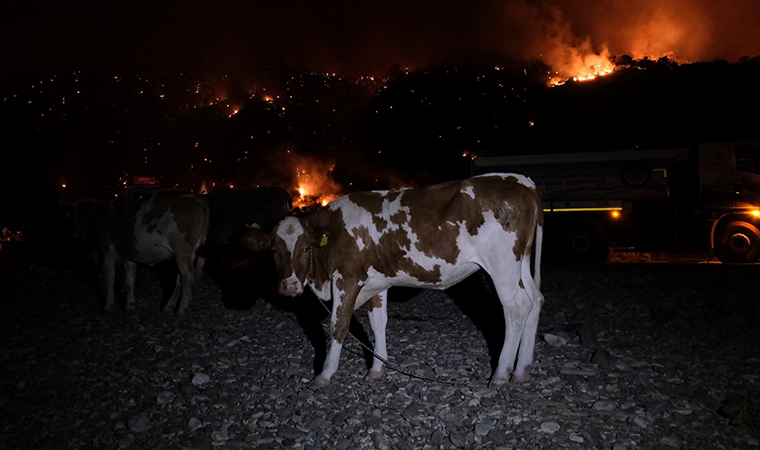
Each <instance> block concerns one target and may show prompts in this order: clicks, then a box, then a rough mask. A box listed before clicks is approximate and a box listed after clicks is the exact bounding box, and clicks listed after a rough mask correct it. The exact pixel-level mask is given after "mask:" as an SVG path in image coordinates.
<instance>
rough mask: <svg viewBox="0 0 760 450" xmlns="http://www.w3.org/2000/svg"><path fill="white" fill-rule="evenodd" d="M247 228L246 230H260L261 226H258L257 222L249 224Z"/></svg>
mask: <svg viewBox="0 0 760 450" xmlns="http://www.w3.org/2000/svg"><path fill="white" fill-rule="evenodd" d="M245 226H246V228H250V229H252V230H260V229H261V225H259V224H257V223H256V222H253V223H247V224H245Z"/></svg>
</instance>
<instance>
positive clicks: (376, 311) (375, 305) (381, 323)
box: [364, 291, 388, 379]
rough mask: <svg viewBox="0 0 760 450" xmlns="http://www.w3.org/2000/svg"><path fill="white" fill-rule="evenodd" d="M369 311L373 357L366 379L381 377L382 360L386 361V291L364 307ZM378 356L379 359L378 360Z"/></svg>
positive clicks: (370, 300)
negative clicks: (372, 337)
mask: <svg viewBox="0 0 760 450" xmlns="http://www.w3.org/2000/svg"><path fill="white" fill-rule="evenodd" d="M364 307H365V308H367V310H368V311H369V314H368V315H369V324H370V326H371V327H372V332H373V333H374V334H375V357H374V359H373V360H372V368H371V369H370V370H369V373H368V374H367V377H369V378H374V379H377V378H380V377H382V376H383V359H385V360H387V359H388V349H387V348H386V345H385V326H386V324H387V323H388V291H383V292H381V293H379V294H377V295H375V296H374V297H372V298H371V299H369V301H368V302H367V303H365V305H364ZM378 356H379V357H380V358H382V359H380V358H378Z"/></svg>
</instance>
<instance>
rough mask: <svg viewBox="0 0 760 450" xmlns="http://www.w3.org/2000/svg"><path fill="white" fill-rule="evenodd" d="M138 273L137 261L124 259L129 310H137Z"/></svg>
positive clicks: (125, 286) (125, 287)
mask: <svg viewBox="0 0 760 450" xmlns="http://www.w3.org/2000/svg"><path fill="white" fill-rule="evenodd" d="M136 273H137V263H136V262H132V261H124V290H125V291H126V294H127V303H126V306H125V308H126V309H127V311H134V310H135V276H136Z"/></svg>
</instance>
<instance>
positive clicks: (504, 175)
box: [472, 173, 536, 198]
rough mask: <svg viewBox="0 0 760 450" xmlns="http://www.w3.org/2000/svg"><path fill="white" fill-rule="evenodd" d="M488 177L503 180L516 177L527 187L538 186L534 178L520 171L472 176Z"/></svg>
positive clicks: (533, 187)
mask: <svg viewBox="0 0 760 450" xmlns="http://www.w3.org/2000/svg"><path fill="white" fill-rule="evenodd" d="M486 177H499V178H501V179H502V180H506V179H507V178H515V179H516V180H517V182H518V183H520V184H522V185H523V186H525V187H528V188H531V189H535V188H536V183H534V182H533V180H531V179H530V178H528V177H526V176H525V175H521V174H519V173H484V174H482V175H476V176H474V177H472V178H486ZM473 198H474V197H473Z"/></svg>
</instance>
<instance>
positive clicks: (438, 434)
mask: <svg viewBox="0 0 760 450" xmlns="http://www.w3.org/2000/svg"><path fill="white" fill-rule="evenodd" d="M444 437H446V435H445V434H444V432H443V431H441V430H435V431H433V434H431V435H430V443H431V444H433V445H438V444H440V443H441V442H442V441H443V438H444Z"/></svg>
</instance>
